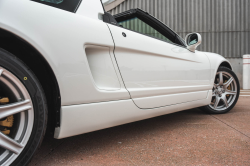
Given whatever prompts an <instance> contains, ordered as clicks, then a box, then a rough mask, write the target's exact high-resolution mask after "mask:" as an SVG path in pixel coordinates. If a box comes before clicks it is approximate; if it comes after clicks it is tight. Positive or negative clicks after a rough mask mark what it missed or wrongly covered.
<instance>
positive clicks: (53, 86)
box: [0, 28, 61, 133]
mask: <svg viewBox="0 0 250 166" xmlns="http://www.w3.org/2000/svg"><path fill="white" fill-rule="evenodd" d="M0 39H1V40H0V48H2V49H4V50H6V51H8V52H10V53H12V54H13V55H15V56H16V57H18V58H19V59H20V60H21V61H23V62H24V63H25V64H26V65H27V66H28V68H29V69H31V70H32V72H33V73H34V74H35V75H36V77H37V78H38V80H39V82H40V83H41V85H42V88H43V90H44V93H45V97H46V99H47V104H48V116H49V117H48V127H49V128H48V130H47V131H48V132H49V133H52V132H53V130H54V128H55V127H58V126H59V125H60V108H61V97H60V90H59V86H58V83H57V80H56V77H55V75H54V72H53V70H52V69H51V67H50V65H49V64H48V62H47V61H46V60H45V59H44V57H43V56H42V55H41V54H40V53H39V52H38V51H37V50H36V49H35V48H34V47H33V46H32V45H31V44H29V43H28V42H26V41H25V40H23V39H21V38H20V37H18V36H16V35H14V34H12V33H10V32H8V31H6V30H3V29H1V28H0Z"/></svg>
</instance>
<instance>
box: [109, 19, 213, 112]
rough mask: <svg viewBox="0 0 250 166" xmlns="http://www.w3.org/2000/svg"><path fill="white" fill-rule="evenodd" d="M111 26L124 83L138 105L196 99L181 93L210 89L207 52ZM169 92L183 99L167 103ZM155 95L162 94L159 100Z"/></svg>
mask: <svg viewBox="0 0 250 166" xmlns="http://www.w3.org/2000/svg"><path fill="white" fill-rule="evenodd" d="M108 26H109V28H110V31H111V33H112V36H113V38H114V42H115V57H116V60H117V63H118V66H119V69H120V72H121V75H122V78H123V81H124V84H125V86H126V88H127V90H128V91H129V92H130V95H131V97H132V99H133V100H134V102H135V104H136V105H137V106H138V107H140V108H154V107H161V106H166V105H168V104H170V103H171V104H176V103H181V102H188V101H193V100H194V98H192V97H188V96H187V95H184V96H182V94H183V93H184V92H185V93H188V92H190V93H191V92H196V91H208V90H209V89H210V80H211V75H210V63H209V60H208V58H207V56H206V55H205V54H204V53H202V52H199V51H196V52H195V53H193V52H190V51H189V50H187V49H186V48H184V47H180V46H177V45H174V44H170V43H167V42H164V41H161V40H158V39H155V38H152V37H149V36H146V35H142V34H139V33H137V32H133V31H131V30H128V29H125V28H121V27H119V26H115V25H111V24H109V25H108ZM122 33H125V34H126V37H124V36H123V35H122ZM166 94H173V95H176V94H179V96H182V97H181V98H182V100H180V101H179V100H175V103H173V101H172V102H170V103H168V102H167V100H168V97H166V96H162V95H166ZM156 96H159V98H158V100H157V101H156V100H155V98H154V97H156ZM168 96H169V95H168ZM198 96H199V97H201V98H198V97H197V98H196V99H197V100H199V99H205V98H206V96H204V95H198ZM150 97H152V98H151V99H152V100H151V99H150ZM138 98H140V99H138ZM143 98H145V101H143ZM181 98H180V99H181ZM139 100H140V102H139ZM149 101H150V102H149ZM149 103H151V105H150V104H149Z"/></svg>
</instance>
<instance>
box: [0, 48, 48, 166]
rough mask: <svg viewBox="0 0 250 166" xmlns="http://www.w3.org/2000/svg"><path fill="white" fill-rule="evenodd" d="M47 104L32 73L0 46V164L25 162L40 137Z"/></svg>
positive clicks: (21, 163)
mask: <svg viewBox="0 0 250 166" xmlns="http://www.w3.org/2000/svg"><path fill="white" fill-rule="evenodd" d="M46 124H47V105H46V100H45V97H44V94H43V90H42V88H41V86H40V84H39V82H38V80H37V79H36V77H35V76H34V74H33V73H32V72H31V71H30V70H29V69H28V68H27V67H26V66H25V65H24V64H23V63H22V62H21V61H20V60H19V59H17V58H16V57H14V56H13V55H11V54H10V53H8V52H6V51H4V50H2V49H0V165H22V166H23V165H27V164H28V162H29V161H30V159H31V157H32V156H33V154H34V152H35V151H36V149H37V147H38V146H39V144H40V143H41V141H42V138H43V136H44V133H45V129H46Z"/></svg>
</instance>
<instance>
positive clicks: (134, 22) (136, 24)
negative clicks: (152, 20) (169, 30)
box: [118, 17, 173, 43]
mask: <svg viewBox="0 0 250 166" xmlns="http://www.w3.org/2000/svg"><path fill="white" fill-rule="evenodd" d="M118 23H119V25H121V26H122V27H124V28H126V29H130V30H132V31H136V32H139V33H142V34H144V35H147V36H151V37H154V38H157V39H161V40H164V41H167V42H169V43H173V42H172V41H171V40H169V39H168V38H166V37H165V36H163V35H162V34H161V33H160V32H158V31H157V30H155V29H154V28H152V27H151V26H149V25H148V24H146V23H145V22H143V21H141V20H140V19H138V18H137V17H134V18H132V19H128V20H125V21H121V22H118Z"/></svg>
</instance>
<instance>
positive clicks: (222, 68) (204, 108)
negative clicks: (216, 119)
mask: <svg viewBox="0 0 250 166" xmlns="http://www.w3.org/2000/svg"><path fill="white" fill-rule="evenodd" d="M220 71H225V72H228V73H229V74H231V75H232V77H233V78H234V80H235V82H236V84H237V85H236V86H237V94H236V98H235V100H234V102H233V104H232V105H231V106H230V107H228V108H227V109H225V110H223V111H216V110H214V109H212V108H211V107H210V106H209V105H207V106H204V107H202V109H203V110H205V111H206V112H208V113H211V114H224V113H227V112H229V111H230V110H231V109H232V108H233V107H234V106H235V104H236V103H237V101H238V99H239V94H240V83H239V80H238V77H237V76H236V74H235V73H234V72H233V71H232V70H230V69H229V68H227V67H219V69H218V71H217V72H220Z"/></svg>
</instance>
